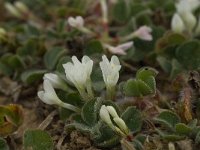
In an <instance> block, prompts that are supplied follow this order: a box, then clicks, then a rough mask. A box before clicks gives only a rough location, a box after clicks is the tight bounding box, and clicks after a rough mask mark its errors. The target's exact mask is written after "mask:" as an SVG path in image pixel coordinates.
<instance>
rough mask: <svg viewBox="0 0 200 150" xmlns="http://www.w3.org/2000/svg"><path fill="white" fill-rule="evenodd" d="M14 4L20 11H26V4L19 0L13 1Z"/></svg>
mask: <svg viewBox="0 0 200 150" xmlns="http://www.w3.org/2000/svg"><path fill="white" fill-rule="evenodd" d="M14 6H15V7H16V8H17V9H18V10H19V11H20V12H22V13H27V12H28V8H27V6H26V5H25V4H24V3H22V2H20V1H16V2H15V3H14Z"/></svg>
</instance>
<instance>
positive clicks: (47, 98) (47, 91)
mask: <svg viewBox="0 0 200 150" xmlns="http://www.w3.org/2000/svg"><path fill="white" fill-rule="evenodd" d="M43 88H44V91H39V92H38V97H39V98H40V99H41V100H42V101H43V102H44V103H46V104H49V105H54V104H55V105H60V103H62V101H61V100H60V99H59V98H58V96H57V94H56V92H55V90H54V89H53V86H52V85H51V83H50V81H49V80H44V82H43Z"/></svg>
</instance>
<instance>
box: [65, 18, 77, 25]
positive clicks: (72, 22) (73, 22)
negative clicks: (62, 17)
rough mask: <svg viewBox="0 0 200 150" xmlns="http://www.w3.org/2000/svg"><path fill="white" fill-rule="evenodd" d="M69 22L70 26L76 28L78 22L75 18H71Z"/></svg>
mask: <svg viewBox="0 0 200 150" xmlns="http://www.w3.org/2000/svg"><path fill="white" fill-rule="evenodd" d="M67 22H68V24H69V25H70V26H72V27H76V20H75V19H74V18H73V17H69V18H68V20H67Z"/></svg>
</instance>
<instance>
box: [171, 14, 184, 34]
mask: <svg viewBox="0 0 200 150" xmlns="http://www.w3.org/2000/svg"><path fill="white" fill-rule="evenodd" d="M171 28H172V30H173V31H174V32H177V33H182V32H183V31H184V29H185V26H184V23H183V21H182V19H181V17H180V16H179V15H178V14H177V13H176V14H174V16H173V18H172V22H171Z"/></svg>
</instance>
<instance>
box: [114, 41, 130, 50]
mask: <svg viewBox="0 0 200 150" xmlns="http://www.w3.org/2000/svg"><path fill="white" fill-rule="evenodd" d="M132 46H133V42H132V41H131V42H127V43H123V44H121V45H118V46H117V48H120V49H123V50H127V49H129V48H131V47H132Z"/></svg>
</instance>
